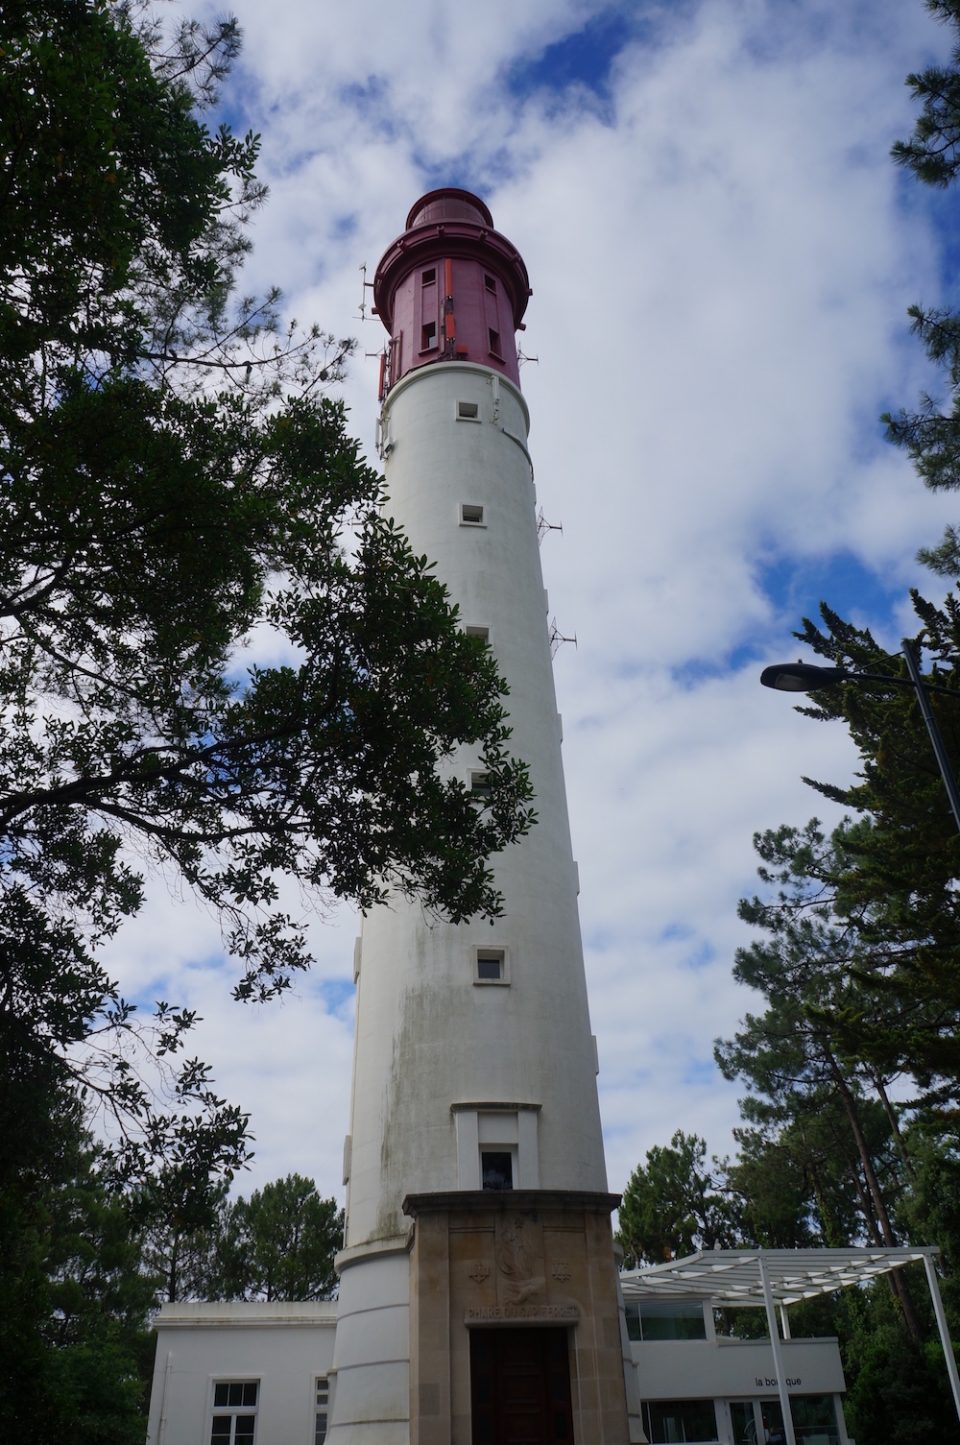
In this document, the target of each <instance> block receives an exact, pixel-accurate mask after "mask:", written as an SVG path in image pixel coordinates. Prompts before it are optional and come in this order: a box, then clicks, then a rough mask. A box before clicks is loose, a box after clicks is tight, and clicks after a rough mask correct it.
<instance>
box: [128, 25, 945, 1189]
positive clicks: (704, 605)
mask: <svg viewBox="0 0 960 1445" xmlns="http://www.w3.org/2000/svg"><path fill="white" fill-rule="evenodd" d="M235 9H236V12H237V14H238V15H239V18H240V21H241V23H242V25H243V26H244V29H245V33H246V46H245V50H244V54H243V56H242V57H241V61H240V63H239V66H238V68H237V70H236V72H235V75H234V77H233V78H232V80H231V81H230V82H229V84H228V88H227V91H226V93H225V96H224V107H225V110H226V113H227V114H229V115H230V116H231V117H232V118H233V119H235V121H236V122H237V123H238V126H239V127H240V128H242V129H245V128H247V127H248V126H251V127H253V128H254V129H256V130H258V131H260V132H261V133H262V135H263V159H262V167H261V170H262V174H263V178H264V179H265V180H267V181H268V183H269V184H270V187H271V197H270V199H269V201H268V203H267V205H266V207H265V209H264V210H263V212H262V213H260V215H259V216H258V217H257V219H256V223H255V226H254V231H253V239H254V243H255V250H254V252H253V255H252V256H251V258H250V260H249V263H248V266H247V275H246V285H247V286H249V287H250V288H251V289H258V288H263V287H265V286H267V285H269V284H272V283H278V284H280V285H281V286H282V287H283V288H284V291H285V293H286V297H287V305H288V307H289V313H290V314H291V315H294V316H296V317H297V318H299V320H300V321H302V322H308V321H312V320H316V321H318V322H319V324H320V325H321V326H322V327H323V328H325V329H329V330H330V331H333V332H334V333H335V334H337V335H345V334H358V338H359V342H360V345H359V348H358V353H359V354H358V357H357V359H356V361H355V363H354V365H353V367H352V369H351V373H350V376H349V377H348V379H347V381H346V383H345V386H344V395H345V398H346V401H347V403H348V405H349V406H350V408H351V421H352V426H353V429H354V431H355V433H356V435H357V436H359V437H360V438H361V440H362V442H363V443H364V445H365V446H367V447H368V448H369V449H370V450H372V443H373V434H374V424H375V414H376V400H375V388H376V361H375V360H372V359H365V357H364V353H365V352H376V351H377V350H378V348H379V347H380V345H381V342H382V336H381V333H380V330H379V325H378V323H377V322H376V321H375V320H368V321H366V322H365V323H361V322H360V321H359V320H357V319H356V317H357V310H358V303H359V301H360V296H361V277H360V271H359V267H360V265H361V264H362V263H366V264H367V265H368V266H369V268H370V273H369V274H371V275H372V271H373V268H374V267H375V265H376V262H377V260H378V258H379V256H380V255H381V254H382V252H383V250H384V249H385V248H386V247H387V245H388V244H389V242H390V241H391V240H392V238H393V237H394V236H395V235H396V234H397V232H398V231H399V230H400V229H401V228H402V226H403V222H404V218H405V216H406V214H407V211H408V210H409V207H410V205H411V204H412V202H413V201H414V200H415V199H416V198H417V197H418V196H419V195H420V194H421V193H422V192H423V191H425V190H427V189H430V188H431V187H433V186H435V185H439V184H457V185H463V186H467V187H469V188H471V189H475V190H477V191H479V192H480V194H482V195H483V197H484V199H485V200H486V201H487V203H488V204H489V206H490V208H491V210H492V212H493V216H494V221H495V223H496V225H497V227H498V229H500V230H501V231H503V232H504V233H505V234H506V235H507V236H508V237H509V238H510V239H511V241H513V242H514V244H515V245H516V246H517V247H518V248H519V249H520V251H521V252H522V254H523V256H524V258H525V261H526V263H527V266H528V269H529V272H530V276H531V282H532V286H533V292H534V294H533V297H532V299H531V303H530V307H529V310H528V313H527V320H528V330H527V331H526V333H525V334H524V336H523V350H524V351H525V352H526V353H527V354H529V355H534V356H538V357H539V362H538V363H537V364H536V365H529V366H525V367H524V368H523V374H522V381H523V387H524V391H525V394H526V396H527V400H528V402H529V405H530V409H531V415H532V429H531V437H530V445H531V450H532V453H533V457H534V462H535V466H536V479H537V489H538V499H539V503H540V505H542V507H543V509H544V511H545V513H546V515H547V517H548V518H549V520H550V521H552V522H558V523H562V524H563V528H564V531H563V533H562V535H561V534H560V533H551V534H549V535H548V537H547V538H546V539H545V541H544V544H543V550H542V560H543V566H544V572H545V581H546V585H547V588H548V590H549V596H550V612H551V615H553V616H555V617H556V619H557V623H558V626H559V628H560V630H561V632H563V633H566V634H571V633H576V634H577V637H578V647H577V648H576V649H573V648H572V647H564V648H561V649H560V651H559V652H558V654H557V657H556V660H555V664H554V672H555V678H556V683H557V690H558V697H559V703H560V708H561V711H562V713H563V716H564V736H565V744H564V756H565V766H566V774H567V784H568V792H569V798H570V806H571V822H572V829H573V836H574V849H575V854H576V856H577V858H578V861H579V868H580V878H581V895H580V903H581V916H582V921H583V931H584V937H585V943H586V949H585V952H586V964H587V973H588V983H589V987H590V997H591V1009H592V1016H593V1024H594V1028H595V1031H596V1033H597V1035H598V1041H599V1050H600V1060H601V1073H600V1078H599V1083H600V1089H601V1110H602V1113H603V1117H604V1122H605V1127H606V1130H607V1141H608V1169H609V1176H610V1185H611V1187H612V1188H615V1189H619V1188H622V1186H623V1184H624V1183H625V1181H626V1177H627V1174H628V1173H629V1171H630V1169H631V1168H632V1167H633V1166H634V1165H635V1164H636V1163H637V1162H638V1161H640V1160H641V1159H642V1157H643V1154H644V1152H645V1151H646V1149H648V1148H650V1147H651V1146H652V1145H654V1144H664V1143H666V1142H668V1141H669V1139H670V1136H671V1135H672V1133H673V1132H674V1130H675V1129H677V1128H683V1129H685V1130H688V1131H695V1132H697V1133H699V1134H701V1135H703V1136H704V1137H705V1138H706V1139H707V1143H708V1146H709V1148H710V1149H711V1150H712V1151H715V1152H717V1153H720V1154H723V1153H725V1152H727V1151H728V1150H729V1149H730V1147H731V1140H730V1130H731V1128H732V1126H733V1125H734V1124H735V1123H736V1120H737V1110H736V1097H737V1089H736V1086H735V1085H728V1084H726V1083H725V1082H724V1081H722V1080H721V1079H720V1078H719V1075H717V1074H716V1072H715V1071H714V1070H713V1068H712V1065H711V1063H710V1059H711V1046H712V1040H713V1038H714V1037H715V1036H716V1035H717V1034H724V1035H727V1036H729V1035H730V1034H732V1033H733V1031H734V1030H735V1029H736V1027H737V1023H738V1020H739V1018H740V1017H741V1016H742V1014H743V1013H744V1011H745V1010H746V1009H747V1008H748V1007H750V1006H751V1000H750V998H749V996H748V995H747V994H746V993H745V991H744V990H743V989H741V988H739V987H738V986H737V985H735V984H734V983H733V981H732V979H731V976H730V970H731V965H732V961H733V953H734V950H735V948H736V947H737V946H738V944H739V943H742V942H743V941H744V934H745V927H744V925H742V924H741V923H739V921H738V920H737V917H736V904H737V899H738V898H739V897H740V896H741V895H742V894H745V893H748V892H750V891H752V889H753V885H754V879H753V873H754V859H753V855H752V848H751V836H752V834H753V832H754V831H756V830H759V829H763V828H767V827H773V826H775V825H777V824H779V823H781V822H792V823H802V822H804V821H805V820H806V819H807V818H808V817H810V816H811V815H813V814H814V813H818V814H819V815H820V816H824V814H825V808H826V805H825V803H824V800H823V799H822V798H819V797H818V796H816V795H814V794H812V793H811V792H810V791H809V790H808V789H805V788H804V786H803V784H802V783H801V782H800V777H801V774H806V775H808V776H814V777H819V778H827V779H837V780H840V779H842V778H843V777H844V776H846V775H847V774H848V773H849V772H850V770H851V768H852V767H853V766H854V762H855V760H854V758H853V757H852V754H851V751H850V747H849V743H848V740H847V739H846V737H845V735H844V733H843V730H842V729H841V728H834V727H824V726H818V725H816V724H815V723H813V722H811V721H809V720H807V719H804V718H802V717H799V716H798V715H797V714H796V713H795V712H794V711H793V709H792V708H791V706H790V704H789V702H788V701H787V700H786V699H785V698H783V697H780V696H778V695H776V694H773V693H769V692H767V691H765V690H762V689H761V688H760V687H759V684H758V674H759V670H760V668H761V666H763V665H764V664H765V663H766V662H768V661H776V660H784V659H790V658H793V657H796V656H798V655H799V649H798V644H797V643H796V642H795V641H794V640H793V638H792V635H791V634H792V631H793V630H794V628H796V627H797V626H798V625H799V623H800V620H801V618H802V617H803V616H804V615H816V609H817V606H818V604H819V602H820V600H821V598H826V599H827V600H829V601H830V603H831V604H832V605H833V606H834V607H836V608H837V609H838V610H839V611H841V612H842V613H845V614H847V615H850V616H852V617H854V618H855V619H856V620H857V621H859V622H862V623H865V624H867V625H870V626H871V627H873V628H874V629H875V631H876V634H877V636H878V637H879V638H880V639H881V640H882V641H883V642H884V643H885V644H886V645H890V646H896V644H897V641H898V639H899V638H900V637H901V636H902V635H903V634H904V632H905V631H906V630H909V626H910V620H909V608H908V604H907V591H908V588H909V587H910V586H911V585H919V586H920V587H921V588H925V589H926V590H927V591H928V592H929V593H930V594H931V595H936V594H937V592H938V590H939V584H938V583H937V581H936V579H934V578H932V577H930V576H929V575H928V574H925V573H923V571H922V569H920V568H919V567H918V565H917V564H916V562H915V560H914V558H915V553H916V549H917V547H918V546H922V545H925V544H930V543H932V542H934V541H936V540H937V539H938V538H939V535H940V533H941V530H942V527H943V524H944V522H945V521H947V520H950V519H952V518H953V516H954V515H955V511H954V507H955V502H954V499H952V498H949V497H937V496H933V495H931V494H929V493H927V492H925V491H924V489H923V488H922V486H921V484H920V483H919V482H918V481H917V479H916V478H915V477H914V476H913V474H912V472H911V470H910V468H909V465H908V464H907V462H906V461H905V459H904V458H903V457H902V456H900V455H899V454H898V453H897V452H896V451H895V450H893V449H892V448H890V447H889V446H888V445H886V443H885V442H884V441H883V428H882V426H881V424H880V422H879V415H880V413H881V412H882V411H883V410H885V409H886V408H888V407H891V406H892V407H894V408H896V407H897V406H898V405H900V404H904V405H908V406H909V405H910V404H911V403H912V400H913V398H914V397H915V396H916V395H917V394H918V393H919V391H920V390H921V389H922V387H923V386H924V384H930V377H929V374H928V373H927V370H926V367H925V364H924V361H923V358H922V355H921V353H920V351H919V349H918V348H917V346H916V344H915V343H914V342H913V341H912V339H911V338H910V337H909V334H908V321H907V318H906V309H907V307H908V306H909V305H910V303H911V302H913V301H922V302H924V303H926V304H937V303H938V302H939V301H942V300H943V299H944V298H945V297H949V295H950V288H951V285H952V284H953V275H954V271H955V256H954V243H953V242H952V241H951V240H949V239H948V236H949V232H950V230H951V227H952V224H953V221H954V218H955V209H954V208H955V205H956V202H955V201H954V200H953V198H952V197H942V196H938V195H936V194H934V193H930V192H927V191H923V190H921V189H920V188H919V187H918V186H917V185H916V184H915V183H913V182H912V181H910V180H909V179H908V178H907V177H906V176H904V175H903V174H902V173H900V172H898V171H897V170H896V168H895V167H894V166H893V165H892V163H891V162H890V160H889V148H890V144H891V142H892V141H893V140H894V139H895V138H896V137H898V136H902V135H904V134H906V133H907V132H908V131H909V128H910V124H911V103H910V99H909V95H908V93H907V90H906V87H905V86H904V84H903V78H904V76H905V75H906V73H907V72H908V71H909V70H915V69H918V68H921V67H922V66H923V65H924V64H926V63H927V62H928V61H929V60H931V59H932V58H935V57H937V56H941V57H942V56H943V55H945V54H946V51H947V47H948V41H949V36H948V34H947V33H946V32H945V31H944V30H943V29H942V28H940V27H938V26H937V25H936V24H934V23H933V22H932V21H931V20H930V18H929V16H928V15H927V14H926V12H925V10H924V8H923V6H922V4H921V3H920V0H871V3H869V4H867V3H866V0H862V3H861V0H845V3H844V4H842V5H837V4H836V3H835V0H685V3H683V4H677V3H669V0H649V3H645V0H637V3H634V4H612V5H611V4H604V3H597V0H525V3H524V4H523V5H522V6H521V5H516V4H513V3H510V0H488V4H487V5H486V6H484V7H482V8H481V7H463V6H454V5H452V4H446V5H445V4H443V3H442V0H407V3H406V4H405V5H404V6H403V7H386V6H384V5H382V4H381V3H379V0H355V3H353V4H351V5H350V6H326V5H325V6H318V5H316V4H315V3H314V0H276V3H274V4H273V5H270V6H264V5H262V4H261V3H258V0H240V3H239V4H237V5H236V6H235ZM356 928H357V924H356V920H355V919H354V918H353V917H352V916H351V915H350V913H349V911H348V910H346V909H337V908H336V907H334V906H333V905H332V904H330V905H329V906H328V908H327V910H326V917H325V918H324V919H323V920H322V921H318V923H317V926H316V928H315V930H314V943H315V951H316V954H317V959H318V963H317V969H316V973H315V975H314V977H313V978H312V979H310V980H305V981H304V982H303V985H302V988H301V989H300V992H299V995H298V997H297V998H295V999H291V1000H288V1001H287V1002H285V1003H281V1004H279V1005H276V1004H275V1005H271V1006H270V1007H269V1008H268V1009H266V1010H260V1011H256V1010H251V1009H246V1010H243V1009H240V1008H239V1007H238V1006H236V1005H232V1004H230V1003H229V1001H228V998H227V996H228V992H229V965H226V964H223V963H218V962H217V961H216V946H217V939H216V935H215V929H214V927H213V924H212V921H211V920H210V919H208V918H205V917H203V916H201V915H198V914H196V913H194V912H192V911H191V909H190V906H189V903H188V901H187V900H183V899H180V898H179V897H171V895H170V894H169V893H168V891H167V889H166V887H165V886H159V887H157V888H155V889H154V890H153V891H152V893H151V898H150V902H149V905H148V908H147V910H146V912H145V914H144V915H143V917H142V918H141V919H140V920H139V921H137V922H135V923H134V924H132V925H131V927H130V928H129V929H128V930H127V932H126V934H125V935H124V936H123V937H122V938H121V939H119V940H118V941H117V944H116V947H115V950H114V957H113V966H114V967H115V968H116V970H117V971H118V972H119V973H120V974H121V976H122V979H123V983H124V987H126V988H128V990H129V991H130V992H137V993H141V992H142V993H144V994H150V995H155V996H163V997H170V998H177V999H180V998H183V999H184V1000H185V1001H186V1002H188V1003H189V1004H190V1005H191V1006H194V1007H198V1008H199V1009H200V1012H201V1013H203V1014H204V1015H205V1018H206V1020H207V1023H206V1024H205V1025H204V1032H203V1033H202V1034H201V1036H200V1037H199V1039H198V1052H200V1053H201V1054H202V1055H203V1056H204V1057H210V1058H211V1059H212V1061H213V1062H214V1064H215V1068H216V1074H217V1080H218V1085H219V1086H220V1088H221V1090H222V1092H224V1093H225V1094H227V1095H228V1096H229V1097H230V1098H232V1099H235V1100H236V1102H238V1103H240V1104H241V1105H243V1106H244V1107H248V1108H251V1109H252V1110H253V1115H254V1129H255V1132H256V1134H257V1137H258V1158H257V1161H256V1165H255V1171H254V1175H253V1176H252V1177H251V1178H249V1179H248V1180H247V1181H246V1184H247V1186H249V1185H250V1184H252V1183H262V1182H264V1181H265V1180H266V1179H269V1178H272V1177H275V1176H276V1175H278V1174H280V1173H286V1172H288V1171H290V1170H294V1169H295V1170H297V1171H299V1172H300V1173H303V1174H307V1175H312V1176H314V1177H316V1179H317V1182H318V1184H319V1185H320V1187H321V1189H322V1190H323V1192H324V1193H336V1194H338V1193H340V1192H341V1187H340V1182H339V1181H340V1173H339V1161H340V1154H341V1146H342V1137H343V1134H344V1132H345V1130H346V1127H347V1110H348V1104H349V1082H350V1059H351V1023H350V1007H349V1000H350V985H351V980H352V971H351V961H352V946H353V936H354V934H355V932H356ZM211 959H213V960H214V961H212V962H211ZM242 1187H243V1186H242Z"/></svg>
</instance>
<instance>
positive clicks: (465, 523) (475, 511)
mask: <svg viewBox="0 0 960 1445" xmlns="http://www.w3.org/2000/svg"><path fill="white" fill-rule="evenodd" d="M460 525H461V527H482V526H483V508H482V507H481V506H479V505H478V503H476V502H463V503H461V506H460Z"/></svg>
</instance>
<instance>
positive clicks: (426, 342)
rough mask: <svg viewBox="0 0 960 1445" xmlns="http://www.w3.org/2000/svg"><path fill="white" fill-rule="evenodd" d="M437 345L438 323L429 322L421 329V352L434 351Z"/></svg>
mask: <svg viewBox="0 0 960 1445" xmlns="http://www.w3.org/2000/svg"><path fill="white" fill-rule="evenodd" d="M436 344H437V323H436V322H435V321H428V322H426V323H425V325H424V326H422V327H421V329H420V350H421V351H432V350H433V348H434V347H435V346H436Z"/></svg>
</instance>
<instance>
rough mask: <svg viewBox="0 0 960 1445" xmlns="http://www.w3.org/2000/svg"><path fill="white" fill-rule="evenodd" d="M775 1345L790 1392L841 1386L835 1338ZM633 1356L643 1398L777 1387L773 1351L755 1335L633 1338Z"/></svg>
mask: <svg viewBox="0 0 960 1445" xmlns="http://www.w3.org/2000/svg"><path fill="white" fill-rule="evenodd" d="M780 1348H781V1350H782V1351H783V1358H784V1362H785V1365H786V1370H785V1373H786V1376H787V1388H788V1390H789V1393H790V1394H791V1395H837V1394H841V1393H842V1392H843V1391H844V1390H845V1389H846V1385H845V1384H844V1379H843V1368H842V1366H841V1364H840V1351H839V1348H838V1346H837V1342H836V1340H835V1339H811V1340H782V1341H781V1343H780ZM633 1358H634V1361H635V1363H636V1366H637V1377H638V1380H639V1384H640V1396H641V1398H642V1399H644V1400H689V1399H696V1400H703V1399H708V1398H709V1397H710V1396H723V1395H725V1396H727V1397H730V1398H733V1399H745V1398H746V1397H748V1396H760V1395H763V1396H773V1395H775V1394H776V1391H777V1385H776V1370H775V1369H774V1364H773V1354H772V1352H771V1349H770V1346H769V1344H764V1343H763V1342H762V1341H759V1340H717V1341H712V1340H644V1341H643V1342H639V1341H634V1342H633ZM758 1381H759V1384H758V1383H757V1382H758Z"/></svg>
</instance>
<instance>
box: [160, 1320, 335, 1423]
mask: <svg viewBox="0 0 960 1445" xmlns="http://www.w3.org/2000/svg"><path fill="white" fill-rule="evenodd" d="M336 1309H337V1307H336V1304H334V1303H332V1302H327V1301H323V1302H317V1303H305V1304H266V1303H259V1302H258V1303H249V1304H248V1303H231V1304H176V1305H164V1306H163V1308H162V1309H161V1310H160V1312H159V1314H158V1316H157V1319H156V1321H155V1329H156V1333H157V1358H156V1364H155V1367H154V1378H153V1391H152V1394H151V1399H150V1421H149V1427H148V1432H147V1445H205V1442H207V1441H209V1439H210V1422H211V1417H212V1414H213V1386H214V1384H215V1382H217V1381H224V1380H257V1381H258V1382H259V1385H260V1388H259V1401H258V1406H257V1425H256V1445H313V1440H314V1422H315V1415H316V1408H315V1403H316V1380H317V1376H318V1375H329V1373H330V1369H331V1366H332V1363H333V1345H334V1329H335V1324H336Z"/></svg>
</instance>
